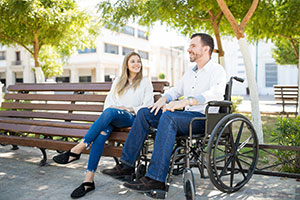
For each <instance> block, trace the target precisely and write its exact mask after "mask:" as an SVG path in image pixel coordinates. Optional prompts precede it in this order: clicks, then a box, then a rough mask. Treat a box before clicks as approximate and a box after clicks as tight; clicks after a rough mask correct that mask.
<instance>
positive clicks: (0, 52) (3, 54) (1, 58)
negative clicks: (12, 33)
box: [0, 51, 6, 60]
mask: <svg viewBox="0 0 300 200" xmlns="http://www.w3.org/2000/svg"><path fill="white" fill-rule="evenodd" d="M5 59H6V58H5V51H0V60H5Z"/></svg>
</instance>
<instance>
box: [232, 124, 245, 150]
mask: <svg viewBox="0 0 300 200" xmlns="http://www.w3.org/2000/svg"><path fill="white" fill-rule="evenodd" d="M243 128H244V122H242V123H241V125H240V128H239V132H238V135H237V137H236V141H235V145H234V147H235V149H237V147H238V146H239V144H240V140H241V135H242V131H243Z"/></svg>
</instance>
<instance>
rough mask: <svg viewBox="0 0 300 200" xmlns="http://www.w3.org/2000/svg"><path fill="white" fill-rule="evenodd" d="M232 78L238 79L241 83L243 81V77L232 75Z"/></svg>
mask: <svg viewBox="0 0 300 200" xmlns="http://www.w3.org/2000/svg"><path fill="white" fill-rule="evenodd" d="M232 78H233V79H234V80H236V81H238V82H241V83H243V82H244V79H243V78H240V77H237V76H233V77H232Z"/></svg>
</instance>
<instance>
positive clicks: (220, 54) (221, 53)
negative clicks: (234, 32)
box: [208, 10, 225, 68]
mask: <svg viewBox="0 0 300 200" xmlns="http://www.w3.org/2000/svg"><path fill="white" fill-rule="evenodd" d="M208 14H209V19H210V22H211V25H212V27H213V30H214V34H215V37H216V41H217V46H218V57H219V64H220V65H222V66H223V67H224V68H225V59H224V51H223V47H222V42H221V37H220V31H219V25H220V21H221V19H222V15H223V14H222V12H220V13H218V14H217V16H214V14H213V13H212V11H211V10H209V11H208Z"/></svg>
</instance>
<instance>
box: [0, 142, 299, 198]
mask: <svg viewBox="0 0 300 200" xmlns="http://www.w3.org/2000/svg"><path fill="white" fill-rule="evenodd" d="M10 148H11V146H0V200H10V199H11V200H44V199H45V200H46V199H47V200H61V199H71V198H70V193H71V192H72V191H73V190H74V189H75V188H76V187H77V186H79V185H80V184H81V182H82V180H83V177H84V171H85V167H86V163H87V159H88V155H83V156H82V158H81V159H80V160H79V161H76V162H73V163H70V164H68V165H59V164H56V163H54V162H53V161H52V160H51V158H52V157H53V155H55V154H56V152H55V151H51V150H47V152H48V156H49V158H50V159H49V160H48V163H49V165H48V166H44V167H39V165H38V163H39V160H40V159H41V153H40V151H39V149H34V148H28V147H20V149H19V150H17V151H12V150H10ZM113 165H114V161H113V159H111V158H103V159H102V160H101V162H100V167H99V168H98V170H97V175H96V177H95V183H96V190H95V191H93V192H90V193H88V194H87V195H86V196H85V197H83V198H81V199H87V200H88V199H91V200H96V199H97V200H115V199H117V200H118V199H120V200H129V199H130V200H132V199H133V200H138V199H142V200H143V199H145V200H146V199H151V198H149V197H146V196H144V195H143V194H140V193H136V192H133V191H130V190H127V189H126V188H124V187H123V186H122V182H120V181H118V180H115V179H112V178H110V177H108V176H106V175H103V174H102V173H101V172H100V170H101V169H103V168H107V167H111V166H113ZM195 172H197V171H195ZM196 186H197V196H196V199H198V200H204V199H213V200H214V199H226V200H233V199H242V200H254V199H255V200H257V199H258V200H273V199H284V200H288V199H289V200H290V199H291V200H296V199H297V200H300V182H297V181H296V180H295V179H289V178H280V177H272V176H262V175H254V176H253V177H252V179H251V180H250V182H249V183H248V184H247V185H246V186H245V187H244V188H242V189H241V190H240V191H238V192H236V193H233V194H224V193H222V192H220V191H219V190H217V189H215V188H214V186H213V185H212V184H211V182H210V180H209V179H200V178H199V176H198V175H196ZM167 199H172V200H181V199H185V197H184V193H183V184H182V177H181V176H177V177H174V178H173V182H172V184H171V187H170V191H169V193H168V197H167Z"/></svg>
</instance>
